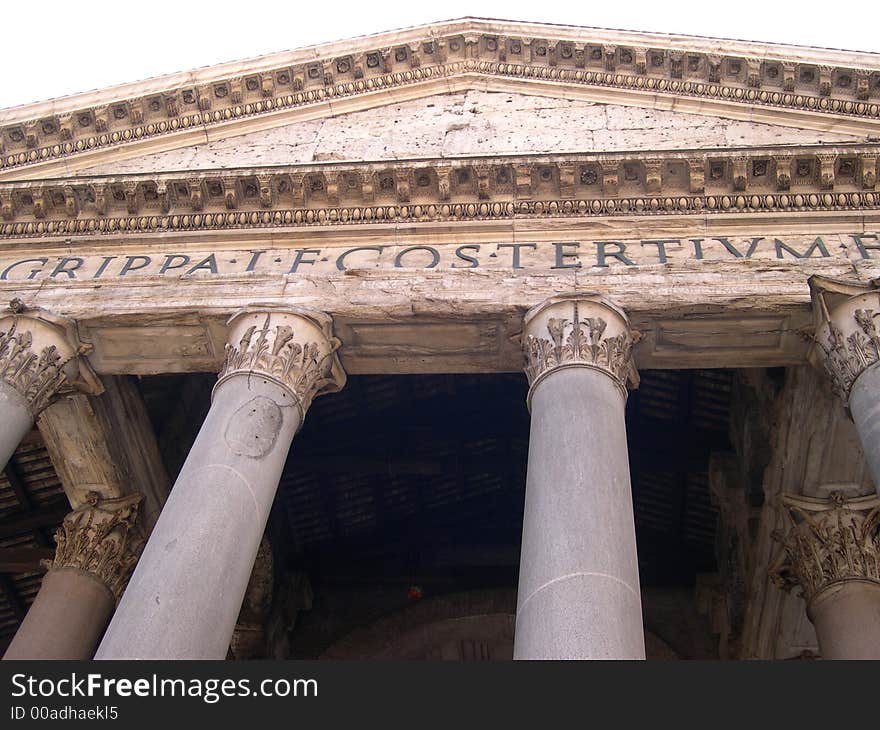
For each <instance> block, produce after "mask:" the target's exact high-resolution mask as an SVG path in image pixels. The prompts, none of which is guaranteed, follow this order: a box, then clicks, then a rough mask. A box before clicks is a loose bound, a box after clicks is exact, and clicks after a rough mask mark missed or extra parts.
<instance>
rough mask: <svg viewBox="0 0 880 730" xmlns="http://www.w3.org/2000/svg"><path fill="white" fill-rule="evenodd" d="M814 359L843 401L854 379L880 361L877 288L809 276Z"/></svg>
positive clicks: (845, 401) (847, 401)
mask: <svg viewBox="0 0 880 730" xmlns="http://www.w3.org/2000/svg"><path fill="white" fill-rule="evenodd" d="M810 292H811V294H812V298H813V314H814V322H815V334H814V336H813V338H814V342H815V346H814V348H813V350H812V352H811V359H812V360H813V361H814V362H817V361H818V362H821V364H822V366H824V368H825V370H826V371H827V372H828V375H829V376H830V377H831V382H832V387H833V389H834V392H835V393H837V394H838V395H839V396H840V397H841V398H842V399H843V402H844V404H845V405H847V406H848V405H849V395H850V392H851V390H852V387H853V384H854V383H855V382H856V379H857V378H858V377H859V375H861V374H862V373H863V372H864V371H865V370H866V369H868V368H869V367H870V366H872V365H874V364H876V363H877V362H880V330H878V322H880V291H878V290H877V288H876V287H874V286H872V285H869V284H862V283H849V282H844V281H840V280H836V279H831V278H828V277H821V276H813V277H811V278H810Z"/></svg>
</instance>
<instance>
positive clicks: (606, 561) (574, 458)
mask: <svg viewBox="0 0 880 730" xmlns="http://www.w3.org/2000/svg"><path fill="white" fill-rule="evenodd" d="M634 341H635V338H634V333H633V332H632V331H631V330H630V329H629V323H628V321H627V318H626V315H624V313H623V312H622V311H620V310H619V309H617V308H616V307H614V306H613V305H611V304H609V303H607V302H605V301H603V300H602V299H600V298H598V297H587V296H581V297H577V296H574V297H556V298H553V299H550V300H548V301H547V302H544V303H543V304H541V305H539V306H537V307H535V308H534V309H532V310H531V311H530V312H529V313H528V314H526V317H525V323H524V332H523V348H524V354H525V360H526V367H525V370H526V375H527V377H528V380H529V386H530V387H529V393H528V404H529V408H530V410H531V414H532V421H531V432H530V436H529V463H528V476H527V480H526V503H525V514H524V517H523V538H522V554H521V557H520V573H519V592H518V597H517V613H516V635H515V642H514V658H515V659H644V658H645V641H644V633H643V629H642V608H641V595H640V593H639V573H638V561H637V556H636V537H635V527H634V524H633V507H632V495H631V492H630V480H629V460H628V455H627V448H626V426H625V423H624V406H625V404H626V395H627V385H628V384H629V383H633V382H635V380H636V372H635V369H634V367H633V364H632V359H631V351H632V346H633V343H634Z"/></svg>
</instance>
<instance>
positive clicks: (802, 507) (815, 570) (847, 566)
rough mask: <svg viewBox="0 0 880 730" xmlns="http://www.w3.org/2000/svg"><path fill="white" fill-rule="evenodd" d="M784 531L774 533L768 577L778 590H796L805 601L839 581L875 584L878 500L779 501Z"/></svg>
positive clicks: (879, 573) (879, 577)
mask: <svg viewBox="0 0 880 730" xmlns="http://www.w3.org/2000/svg"><path fill="white" fill-rule="evenodd" d="M782 511H783V515H784V520H785V522H786V523H787V529H786V530H784V531H777V532H775V533H774V535H773V536H774V538H775V539H776V540H777V541H778V542H780V543H781V544H782V546H783V554H782V555H781V557H780V559H779V560H778V561H777V563H776V564H775V565H774V566H773V568H771V571H770V575H771V578H772V580H773V581H774V583H775V584H776V585H778V586H779V587H780V588H782V589H784V590H791V589H792V588H793V587H795V586H797V587H799V588H800V590H801V592H802V593H803V596H804V598H805V599H806V600H807V601H808V602H809V601H811V600H812V599H813V598H814V597H815V596H816V595H817V594H819V593H820V592H821V591H823V590H824V589H825V588H827V587H829V586H830V585H832V584H834V583H837V582H840V581H845V580H868V581H874V582H877V583H880V499H878V498H877V497H876V496H871V497H865V498H859V499H847V498H846V496H845V495H844V493H843V492H840V491H837V492H832V493H831V495H830V497H829V499H827V500H824V499H810V498H805V497H792V496H787V497H783V501H782Z"/></svg>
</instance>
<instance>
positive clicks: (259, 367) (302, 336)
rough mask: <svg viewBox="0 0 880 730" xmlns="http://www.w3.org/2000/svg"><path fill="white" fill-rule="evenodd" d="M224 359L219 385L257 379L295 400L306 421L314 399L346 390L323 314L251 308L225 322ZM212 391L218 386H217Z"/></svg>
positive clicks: (329, 326)
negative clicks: (250, 377)
mask: <svg viewBox="0 0 880 730" xmlns="http://www.w3.org/2000/svg"><path fill="white" fill-rule="evenodd" d="M227 324H228V326H229V337H228V341H227V344H226V358H225V360H224V362H223V368H222V369H221V371H220V376H219V378H218V381H217V384H218V385H219V384H220V383H222V382H223V381H224V380H226V379H227V378H230V377H234V376H237V375H255V374H256V375H260V376H261V377H265V378H269V379H271V380H273V381H275V382H277V383H279V384H281V385H283V386H284V387H286V388H287V389H289V390H290V391H291V392H292V393H293V395H294V396H295V397H296V400H297V403H298V405H299V407H300V409H301V416H303V417H304V416H305V412H306V411H307V410H308V408H309V406H310V405H311V403H312V400H313V399H314V398H315V396H318V395H321V394H323V393H334V392H336V391H338V390H340V389H341V388H342V386H343V385H345V371H344V370H343V369H342V365H341V363H340V362H339V357H338V355H337V350H338V349H339V347H340V345H341V343H340V342H339V340H338V339H336V338H335V337H334V336H333V320H332V319H331V318H330V317H329V316H328V315H326V314H324V313H322V312H314V311H311V310H306V309H299V308H291V307H286V308H281V307H270V306H256V305H255V306H254V307H250V308H248V309H244V310H242V311H240V312H237V313H236V314H234V315H233V316H232V317H231V318H230V319H229V322H228V323H227ZM215 390H216V386H215Z"/></svg>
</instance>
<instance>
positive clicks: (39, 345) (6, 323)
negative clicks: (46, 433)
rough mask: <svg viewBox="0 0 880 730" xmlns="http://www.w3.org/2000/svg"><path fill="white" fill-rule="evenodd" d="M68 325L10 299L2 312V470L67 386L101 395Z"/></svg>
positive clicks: (0, 326) (42, 311)
mask: <svg viewBox="0 0 880 730" xmlns="http://www.w3.org/2000/svg"><path fill="white" fill-rule="evenodd" d="M86 349H87V348H86V347H85V346H84V345H82V344H81V343H80V342H79V339H78V337H77V334H76V328H75V326H74V324H73V323H72V322H70V321H69V320H65V319H63V318H61V317H56V316H54V315H52V314H50V313H48V312H46V311H44V310H41V309H25V307H24V305H23V304H22V302H21V300H19V299H13V300H12V302H10V304H9V307H8V308H6V309H5V310H2V311H0V469H3V468H4V467H5V466H6V464H7V463H8V462H9V458H10V457H11V456H12V454H13V453H14V452H15V449H16V447H17V446H18V444H19V442H20V441H21V439H22V438H23V437H24V435H25V434H26V433H27V432H28V431H30V430H31V428H32V427H33V425H34V419H35V418H36V417H37V416H38V415H39V414H40V412H41V411H42V410H43V409H44V408H46V407H47V406H48V405H49V404H50V403H52V401H53V400H54V399H55V397H56V396H57V395H58V393H59V392H60V391H61V390H62V388H64V387H65V386H67V385H72V384H73V383H74V382H75V381H79V383H78V384H79V385H82V386H85V390H87V392H92V393H99V392H100V390H101V387H100V384H99V383H98V381H97V379H96V378H95V376H94V375H93V374H92V372H91V370H90V369H89V367H88V364H87V363H86V362H85V359H84V358H81V357H80V355H83V354H84V353H85V352H86Z"/></svg>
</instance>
